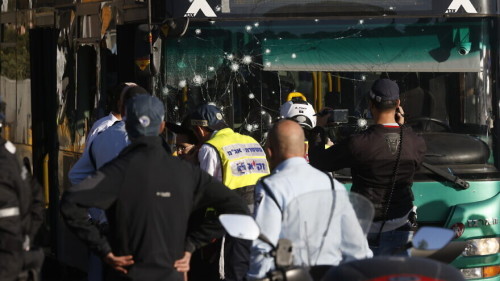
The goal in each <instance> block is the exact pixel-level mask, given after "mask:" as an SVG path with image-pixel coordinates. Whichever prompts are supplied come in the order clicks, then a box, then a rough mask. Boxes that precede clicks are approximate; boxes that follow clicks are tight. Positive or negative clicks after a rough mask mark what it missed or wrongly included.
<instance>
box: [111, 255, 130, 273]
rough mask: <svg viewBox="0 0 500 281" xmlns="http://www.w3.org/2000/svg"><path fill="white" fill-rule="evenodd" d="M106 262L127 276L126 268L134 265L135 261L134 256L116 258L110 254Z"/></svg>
mask: <svg viewBox="0 0 500 281" xmlns="http://www.w3.org/2000/svg"><path fill="white" fill-rule="evenodd" d="M104 262H106V263H107V264H109V265H110V266H111V267H112V268H113V269H114V270H116V271H119V272H123V273H124V274H127V272H128V271H127V269H125V267H126V266H130V265H133V264H134V260H133V259H132V256H130V255H129V256H119V257H117V256H115V255H114V254H113V253H111V252H109V253H108V254H107V255H106V257H104Z"/></svg>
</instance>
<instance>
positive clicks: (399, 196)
mask: <svg viewBox="0 0 500 281" xmlns="http://www.w3.org/2000/svg"><path fill="white" fill-rule="evenodd" d="M403 128H404V129H403V145H402V152H401V159H400V162H399V169H398V174H397V178H396V187H395V190H394V193H393V197H392V200H391V204H390V206H389V211H388V216H387V219H393V218H399V217H402V216H404V215H405V214H406V213H408V212H409V211H410V209H411V208H412V207H413V193H412V191H411V186H412V184H413V176H414V174H415V171H416V170H418V169H419V167H420V165H421V164H422V161H423V158H424V155H425V151H426V145H425V142H424V140H423V138H421V137H420V136H418V135H417V134H415V133H414V132H413V130H412V129H411V128H410V127H407V126H403ZM399 135H400V128H399V127H384V126H383V125H373V126H370V127H369V128H368V129H367V130H366V131H364V132H363V133H361V134H357V135H352V136H351V137H349V138H348V139H346V140H345V141H343V142H340V143H338V144H335V145H333V146H332V147H330V148H328V149H326V150H325V149H324V145H311V146H310V149H309V161H310V163H311V164H312V165H313V166H314V167H316V168H318V169H320V170H324V171H336V170H339V169H342V168H348V167H350V168H351V174H352V189H351V190H352V191H354V192H358V193H360V194H362V195H364V196H365V197H367V198H368V199H369V200H370V201H371V202H372V203H373V204H374V207H375V219H374V220H375V221H378V220H383V219H384V211H385V207H386V203H387V202H386V201H387V197H388V196H387V193H388V192H389V191H390V189H391V185H392V177H393V174H394V166H395V163H396V155H397V143H399Z"/></svg>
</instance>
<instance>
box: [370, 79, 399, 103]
mask: <svg viewBox="0 0 500 281" xmlns="http://www.w3.org/2000/svg"><path fill="white" fill-rule="evenodd" d="M370 98H371V99H372V100H374V101H377V102H382V101H389V100H398V99H399V87H398V84H396V82H394V81H392V80H390V79H387V78H383V79H378V80H376V81H375V82H374V83H373V85H372V88H371V90H370Z"/></svg>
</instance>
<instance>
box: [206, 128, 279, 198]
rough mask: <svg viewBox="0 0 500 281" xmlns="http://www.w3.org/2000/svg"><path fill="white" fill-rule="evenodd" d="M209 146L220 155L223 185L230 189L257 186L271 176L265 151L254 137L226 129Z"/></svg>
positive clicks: (212, 139) (218, 133)
mask: <svg viewBox="0 0 500 281" xmlns="http://www.w3.org/2000/svg"><path fill="white" fill-rule="evenodd" d="M207 144H210V145H212V146H213V147H214V148H215V149H216V150H217V152H218V153H219V157H220V160H221V166H222V183H224V184H225V185H226V186H228V187H229V188H230V189H237V188H240V187H245V186H252V185H255V184H256V183H257V180H258V179H260V178H261V177H263V176H265V175H268V174H269V164H268V163H267V159H266V154H265V153H264V149H263V148H262V147H261V146H260V144H259V143H258V142H257V141H255V140H254V139H253V138H252V137H249V136H245V135H241V134H238V133H235V132H234V131H233V130H231V129H229V128H226V129H222V130H220V131H218V132H217V133H216V134H215V136H214V137H213V138H211V139H210V140H209V141H207Z"/></svg>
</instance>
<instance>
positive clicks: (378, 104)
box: [370, 99, 398, 111]
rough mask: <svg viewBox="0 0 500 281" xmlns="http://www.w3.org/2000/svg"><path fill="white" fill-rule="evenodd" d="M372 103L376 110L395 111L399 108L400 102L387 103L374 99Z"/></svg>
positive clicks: (389, 101) (387, 101)
mask: <svg viewBox="0 0 500 281" xmlns="http://www.w3.org/2000/svg"><path fill="white" fill-rule="evenodd" d="M370 101H371V102H372V104H373V106H375V108H376V109H378V110H380V111H386V110H395V109H396V108H397V107H398V100H385V101H380V102H378V101H376V100H373V99H370Z"/></svg>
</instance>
